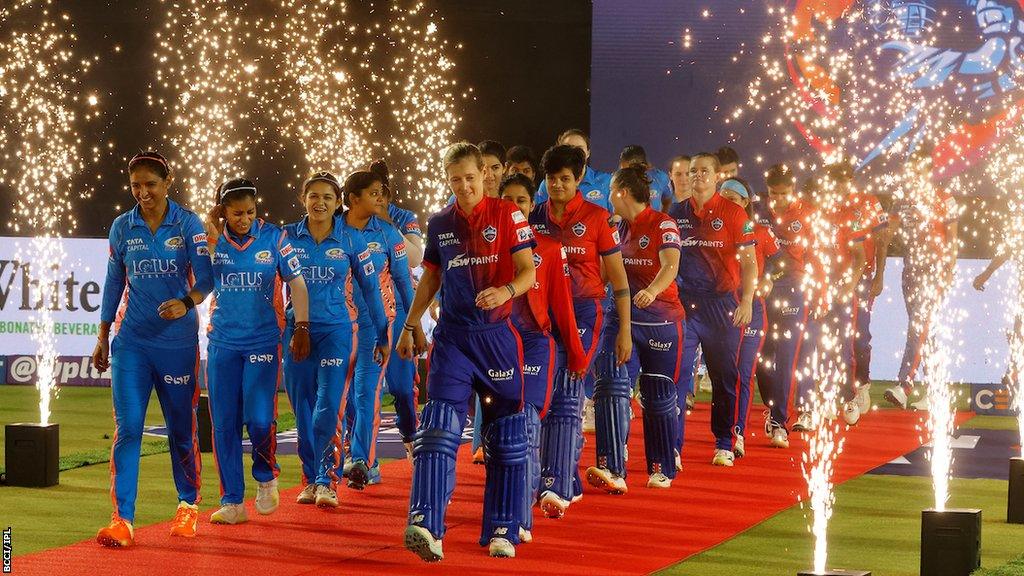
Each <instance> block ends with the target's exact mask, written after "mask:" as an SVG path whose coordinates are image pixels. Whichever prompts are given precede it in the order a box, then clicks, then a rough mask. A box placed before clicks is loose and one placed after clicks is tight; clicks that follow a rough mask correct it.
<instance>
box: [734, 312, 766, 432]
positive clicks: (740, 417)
mask: <svg viewBox="0 0 1024 576" xmlns="http://www.w3.org/2000/svg"><path fill="white" fill-rule="evenodd" d="M751 309H752V311H753V313H752V315H751V317H750V324H747V325H746V326H744V327H743V334H742V336H740V353H739V357H738V358H737V361H736V369H737V370H739V373H740V393H739V397H738V398H737V402H736V426H735V428H734V430H735V431H736V434H738V435H740V436H742V435H744V434H745V433H746V430H747V416H748V415H749V414H750V404H751V397H752V396H753V395H754V390H753V375H754V369H755V367H756V366H757V364H758V361H759V356H760V354H761V347H762V346H763V345H764V328H765V325H766V324H767V323H768V318H767V316H766V314H765V309H764V300H762V299H761V298H754V301H753V303H752V306H751Z"/></svg>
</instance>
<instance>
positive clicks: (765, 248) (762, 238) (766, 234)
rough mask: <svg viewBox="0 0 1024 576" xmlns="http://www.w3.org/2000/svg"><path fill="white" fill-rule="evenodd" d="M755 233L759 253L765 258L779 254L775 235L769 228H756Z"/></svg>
mask: <svg viewBox="0 0 1024 576" xmlns="http://www.w3.org/2000/svg"><path fill="white" fill-rule="evenodd" d="M757 232H758V238H757V243H758V244H760V245H761V251H762V252H763V253H764V256H765V258H772V257H774V256H775V255H776V254H778V253H779V252H780V250H781V249H780V248H779V241H778V238H776V237H775V233H774V232H772V229H771V228H769V227H767V226H758V227H757Z"/></svg>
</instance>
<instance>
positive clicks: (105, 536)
mask: <svg viewBox="0 0 1024 576" xmlns="http://www.w3.org/2000/svg"><path fill="white" fill-rule="evenodd" d="M96 542H98V543H99V544H101V545H103V546H106V547H108V548H127V547H129V546H134V545H135V528H133V527H132V523H131V522H129V521H127V520H125V519H123V518H121V517H119V516H118V515H117V514H112V515H111V516H110V524H109V525H108V526H107V527H106V528H100V529H99V531H98V532H96Z"/></svg>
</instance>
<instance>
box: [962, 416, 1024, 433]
mask: <svg viewBox="0 0 1024 576" xmlns="http://www.w3.org/2000/svg"><path fill="white" fill-rule="evenodd" d="M963 427H964V428H981V429H984V430H1016V429H1017V418H1015V417H1013V416H975V417H974V418H971V419H970V420H968V421H967V422H965V423H964V425H963Z"/></svg>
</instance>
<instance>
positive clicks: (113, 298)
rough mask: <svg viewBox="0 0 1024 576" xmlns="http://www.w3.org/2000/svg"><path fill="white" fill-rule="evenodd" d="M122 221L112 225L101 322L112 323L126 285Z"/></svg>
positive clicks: (101, 306) (101, 307)
mask: <svg viewBox="0 0 1024 576" xmlns="http://www.w3.org/2000/svg"><path fill="white" fill-rule="evenodd" d="M120 224H121V221H120V220H116V221H114V225H113V226H111V227H110V236H109V251H110V255H109V257H108V258H107V276H106V279H105V280H104V281H103V303H102V304H100V322H106V323H108V324H112V323H113V322H114V316H115V315H116V314H117V307H118V305H119V304H120V303H121V297H122V296H123V295H124V288H125V285H126V283H127V282H126V278H127V276H126V274H125V268H124V253H123V252H121V226H120Z"/></svg>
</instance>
